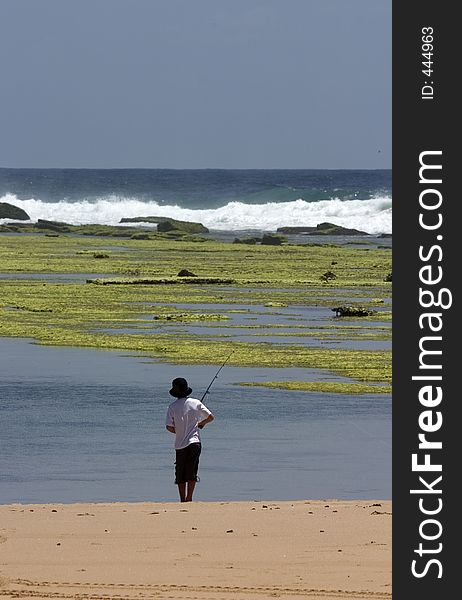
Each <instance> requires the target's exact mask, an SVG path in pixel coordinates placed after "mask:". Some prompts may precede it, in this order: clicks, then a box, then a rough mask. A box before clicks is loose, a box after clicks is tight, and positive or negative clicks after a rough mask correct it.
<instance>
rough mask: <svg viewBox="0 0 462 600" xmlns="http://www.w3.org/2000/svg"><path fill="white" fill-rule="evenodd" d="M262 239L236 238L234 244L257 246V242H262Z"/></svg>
mask: <svg viewBox="0 0 462 600" xmlns="http://www.w3.org/2000/svg"><path fill="white" fill-rule="evenodd" d="M261 240H262V238H254V237H245V238H234V240H233V244H249V245H251V246H253V245H255V244H256V243H257V242H261Z"/></svg>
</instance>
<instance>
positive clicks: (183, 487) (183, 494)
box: [178, 482, 186, 502]
mask: <svg viewBox="0 0 462 600" xmlns="http://www.w3.org/2000/svg"><path fill="white" fill-rule="evenodd" d="M178 492H179V494H180V502H186V483H185V482H184V483H179V484H178Z"/></svg>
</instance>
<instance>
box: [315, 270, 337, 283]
mask: <svg viewBox="0 0 462 600" xmlns="http://www.w3.org/2000/svg"><path fill="white" fill-rule="evenodd" d="M319 279H320V280H321V281H330V280H331V279H337V275H336V274H335V273H333V272H332V271H326V272H325V273H323V274H322V275H321V277H320V278H319Z"/></svg>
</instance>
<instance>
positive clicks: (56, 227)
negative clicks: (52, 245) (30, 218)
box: [35, 219, 72, 233]
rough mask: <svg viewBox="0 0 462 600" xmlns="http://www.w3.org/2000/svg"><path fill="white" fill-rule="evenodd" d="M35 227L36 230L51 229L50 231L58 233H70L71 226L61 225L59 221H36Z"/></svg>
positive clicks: (67, 224)
mask: <svg viewBox="0 0 462 600" xmlns="http://www.w3.org/2000/svg"><path fill="white" fill-rule="evenodd" d="M35 227H36V228H37V229H51V231H58V232H59V233H68V232H69V231H71V227H72V225H69V223H62V222H61V221H47V220H45V219H38V220H37V223H36V224H35Z"/></svg>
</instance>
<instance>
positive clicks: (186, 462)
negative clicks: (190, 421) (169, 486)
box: [175, 442, 201, 483]
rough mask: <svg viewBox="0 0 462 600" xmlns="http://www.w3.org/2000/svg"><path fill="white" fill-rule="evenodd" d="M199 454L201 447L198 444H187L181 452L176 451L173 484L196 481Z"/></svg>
mask: <svg viewBox="0 0 462 600" xmlns="http://www.w3.org/2000/svg"><path fill="white" fill-rule="evenodd" d="M200 453H201V445H200V443H199V442H196V443H194V444H189V446H186V448H181V450H176V462H175V483H186V482H187V481H197V480H198V477H197V470H198V468H199V456H200Z"/></svg>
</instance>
